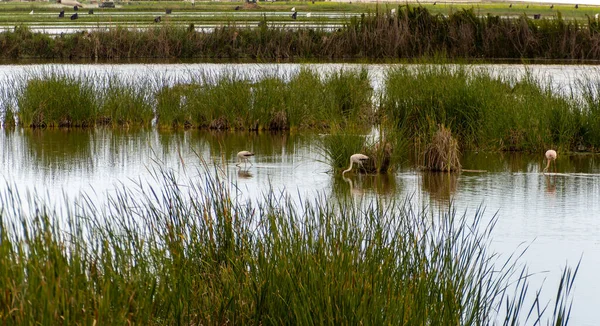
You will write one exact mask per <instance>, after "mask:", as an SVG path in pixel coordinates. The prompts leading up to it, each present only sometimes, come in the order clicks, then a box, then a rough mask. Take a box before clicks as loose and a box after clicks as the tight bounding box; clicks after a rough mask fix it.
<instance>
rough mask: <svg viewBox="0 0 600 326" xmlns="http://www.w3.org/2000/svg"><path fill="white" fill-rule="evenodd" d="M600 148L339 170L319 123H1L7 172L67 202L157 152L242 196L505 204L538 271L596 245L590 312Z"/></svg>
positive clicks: (131, 177) (598, 239) (503, 229)
mask: <svg viewBox="0 0 600 326" xmlns="http://www.w3.org/2000/svg"><path fill="white" fill-rule="evenodd" d="M240 150H250V151H253V152H255V153H256V156H255V157H254V161H253V163H254V165H253V166H248V167H246V168H238V167H236V166H235V164H236V154H237V152H239V151H240ZM598 157H599V156H595V155H589V154H588V155H571V154H566V153H565V154H561V153H559V158H558V162H557V163H558V164H557V165H558V170H559V173H556V174H546V175H544V174H541V173H540V172H541V169H542V168H543V162H542V161H543V153H541V154H540V153H538V154H523V153H464V155H463V157H462V160H461V161H462V162H463V166H464V167H465V168H466V169H473V170H486V171H488V172H487V173H461V174H448V173H429V172H422V171H415V170H413V169H411V168H403V169H401V170H400V171H398V173H396V174H390V175H360V174H353V175H349V176H347V177H346V178H343V177H342V176H341V174H340V173H336V174H331V172H330V170H331V169H330V167H329V165H328V164H326V163H323V162H322V160H323V156H322V154H321V153H320V148H319V145H318V135H314V134H310V133H305V134H297V133H294V132H288V133H275V134H271V133H268V132H265V133H262V132H205V131H198V130H181V131H177V132H167V131H157V130H151V129H139V130H135V129H103V128H98V129H95V130H58V129H53V130H50V129H48V130H43V131H39V130H30V129H19V128H17V129H13V130H4V132H0V175H1V176H2V177H3V178H4V179H6V180H7V181H8V183H9V184H14V185H16V187H17V188H18V190H20V191H22V190H25V189H27V190H29V189H32V188H35V189H37V190H38V191H40V192H42V193H46V192H47V193H49V195H48V196H49V197H50V198H51V199H53V198H54V199H56V200H57V203H55V204H57V205H58V204H60V200H61V199H62V192H66V193H67V194H68V195H73V196H75V195H77V194H79V193H80V192H81V191H86V192H87V193H90V192H91V190H90V189H93V192H94V193H97V194H98V195H97V198H98V200H102V199H103V198H104V194H105V193H106V192H110V191H113V190H114V189H115V188H116V186H117V185H118V184H123V185H124V186H127V185H128V183H130V182H136V181H139V180H147V181H148V182H151V181H150V180H152V174H151V172H149V170H151V169H152V168H155V166H156V165H157V164H160V167H161V168H164V169H167V170H172V171H174V172H175V173H176V174H177V175H178V176H180V177H186V178H195V177H196V176H197V174H196V171H198V172H199V173H213V172H214V171H218V172H219V173H221V172H222V175H223V176H225V178H227V180H228V181H229V182H231V183H233V184H236V185H237V186H238V188H237V189H239V196H240V197H241V199H242V200H244V199H252V200H261V199H262V198H263V196H262V194H263V193H264V192H265V191H268V190H269V189H273V190H274V191H275V192H279V191H280V190H286V191H287V193H288V194H291V195H294V197H302V198H306V199H311V198H314V197H315V196H325V197H327V196H330V197H337V198H344V197H348V196H349V197H352V198H353V199H357V200H355V203H356V204H357V205H359V202H361V200H362V199H364V200H362V202H364V203H368V202H369V200H370V199H373V198H377V199H381V198H382V199H383V200H386V201H388V200H389V201H392V200H403V199H405V198H407V197H412V198H414V199H415V200H414V203H416V204H417V205H421V204H424V205H428V206H431V207H432V209H436V208H437V207H448V205H449V203H450V202H451V203H452V207H455V208H456V209H457V210H458V211H459V212H460V211H464V210H469V212H473V211H474V210H475V209H477V208H478V207H479V206H480V205H482V204H483V206H485V207H486V208H487V211H488V212H491V213H489V214H488V215H489V216H491V215H493V214H494V213H495V212H498V214H499V216H500V218H499V219H498V222H497V225H496V229H495V230H494V235H495V237H494V239H495V240H494V245H495V246H496V247H495V249H496V250H498V251H499V252H508V253H512V252H514V249H515V248H516V247H517V246H518V245H520V244H522V243H524V242H525V243H532V245H531V246H530V249H529V251H528V254H527V256H526V259H527V262H528V264H529V266H530V268H531V270H532V271H541V270H554V268H555V267H556V266H555V265H556V264H557V261H559V262H564V261H569V262H574V261H577V260H578V259H579V257H580V255H581V253H582V252H583V251H585V256H584V260H583V263H582V268H581V269H580V272H579V276H578V279H577V281H576V282H577V284H584V285H585V286H584V287H583V289H582V290H580V292H578V293H576V297H577V298H578V300H579V301H578V302H579V303H578V304H577V305H576V308H577V309H578V311H580V312H581V311H594V310H593V307H592V306H593V304H591V303H590V304H587V303H586V302H593V299H595V297H596V295H597V292H598V291H600V282H598V281H597V277H596V275H595V271H597V270H598V269H600V236H599V235H600V219H598V216H600V160H598ZM204 166H208V167H209V169H208V170H206V169H204ZM296 194H298V196H295V195H296ZM236 195H237V193H236ZM53 196H56V197H53ZM327 199H328V198H327ZM327 199H326V200H327ZM98 205H100V203H98ZM416 208H418V209H422V207H416ZM469 215H470V214H467V216H469ZM590 316H591V315H590ZM590 319H593V318H590ZM578 321H581V319H580V320H578ZM574 323H575V324H578V325H581V324H585V322H574Z"/></svg>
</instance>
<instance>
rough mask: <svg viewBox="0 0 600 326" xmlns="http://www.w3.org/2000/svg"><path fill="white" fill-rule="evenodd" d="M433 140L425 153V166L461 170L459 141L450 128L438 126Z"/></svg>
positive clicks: (438, 169)
mask: <svg viewBox="0 0 600 326" xmlns="http://www.w3.org/2000/svg"><path fill="white" fill-rule="evenodd" d="M438 128H439V129H438V130H437V131H436V132H435V134H434V135H433V137H432V138H431V141H430V142H429V143H428V144H427V146H426V148H425V152H424V153H423V160H424V163H425V164H424V167H425V168H426V169H427V170H430V171H441V172H454V171H460V169H461V168H462V165H461V164H460V151H459V148H458V141H457V140H456V139H455V138H454V137H453V136H452V132H451V131H450V129H448V128H446V127H444V126H443V125H439V126H438Z"/></svg>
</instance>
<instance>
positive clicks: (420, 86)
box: [381, 65, 581, 151]
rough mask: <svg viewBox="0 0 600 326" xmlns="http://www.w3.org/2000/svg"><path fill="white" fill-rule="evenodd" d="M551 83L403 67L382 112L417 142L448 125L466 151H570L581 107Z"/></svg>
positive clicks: (391, 79)
mask: <svg viewBox="0 0 600 326" xmlns="http://www.w3.org/2000/svg"><path fill="white" fill-rule="evenodd" d="M543 84H546V85H550V84H551V81H549V80H546V81H538V80H536V79H535V78H534V77H533V76H531V74H526V75H525V76H524V77H521V78H520V79H519V78H516V77H514V78H507V77H503V76H497V77H496V76H494V75H493V74H492V72H490V71H477V70H475V68H468V67H465V66H448V65H426V66H418V67H411V68H409V67H401V68H397V69H395V70H392V71H390V72H389V73H388V75H387V77H386V86H385V91H384V97H383V99H382V104H381V107H382V110H383V112H385V114H386V115H388V116H389V117H390V119H391V120H392V121H393V123H394V124H395V125H396V128H398V129H399V130H403V131H405V132H406V134H407V135H411V138H412V139H413V141H414V142H415V143H417V144H418V143H422V142H423V140H426V139H429V138H431V135H432V134H433V133H434V132H435V131H436V130H437V125H438V124H443V125H445V126H447V127H448V128H449V129H450V130H451V131H452V133H453V134H455V135H456V137H457V138H458V141H459V144H460V146H461V147H462V148H464V149H477V148H479V149H496V150H498V149H499V150H520V151H523V150H525V151H541V150H543V149H547V148H549V147H559V148H564V149H567V150H569V149H573V148H574V145H575V143H576V142H577V140H578V138H579V137H580V130H579V128H580V127H579V124H580V121H581V119H580V118H579V116H580V114H581V113H580V112H581V109H580V108H579V107H578V106H577V105H576V101H574V100H573V98H571V97H567V96H564V95H561V94H559V93H558V92H557V91H556V90H554V89H552V88H551V86H543Z"/></svg>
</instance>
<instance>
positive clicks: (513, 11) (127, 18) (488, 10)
mask: <svg viewBox="0 0 600 326" xmlns="http://www.w3.org/2000/svg"><path fill="white" fill-rule="evenodd" d="M82 3H83V5H84V7H83V8H81V9H80V10H79V19H78V20H75V21H71V20H70V19H69V17H70V15H72V14H73V13H74V10H73V8H71V7H70V6H64V5H63V6H61V5H60V4H57V3H55V2H2V3H0V9H1V10H0V25H4V26H11V25H17V24H28V25H29V24H31V25H49V24H66V23H68V24H70V25H72V24H75V25H85V24H90V23H96V24H120V23H123V24H126V23H142V22H146V23H152V20H150V17H153V16H157V15H163V18H166V17H168V19H167V20H168V21H171V22H173V23H180V24H187V23H206V24H217V25H218V24H222V23H225V22H232V21H235V22H255V23H256V22H258V21H261V20H263V19H266V20H267V21H272V22H291V21H292V19H291V17H290V16H291V8H293V7H295V8H296V10H297V11H298V12H299V14H298V19H297V22H303V23H307V22H314V23H343V22H346V21H348V20H349V19H350V17H352V16H353V15H356V14H360V13H373V12H376V11H389V10H392V9H394V8H397V7H399V6H405V5H406V4H405V3H403V2H397V3H394V2H389V3H385V4H381V3H380V4H376V3H342V2H330V1H327V2H324V1H315V2H314V3H312V2H309V1H302V2H283V1H282V2H259V3H257V4H245V3H244V2H213V1H211V2H200V1H196V3H195V6H192V4H191V2H188V1H130V2H115V4H116V8H98V4H91V3H89V2H88V1H83V2H82ZM416 5H417V4H415V6H416ZM420 5H421V6H423V7H425V8H427V9H428V10H429V12H431V13H433V14H444V15H448V14H451V13H453V12H457V11H461V10H464V9H471V8H472V9H473V10H474V12H475V13H476V14H477V15H481V16H486V15H492V16H500V17H518V16H522V15H527V16H529V17H531V18H532V17H533V16H534V15H535V14H540V15H541V18H555V17H557V16H558V15H561V16H562V18H564V19H576V20H579V21H582V22H587V20H588V17H592V18H593V17H594V15H595V14H596V13H600V6H584V5H582V6H579V8H575V6H574V5H554V6H553V7H552V8H550V5H540V4H528V3H512V5H511V4H509V3H507V2H506V3H497V2H494V3H476V4H473V3H471V4H449V3H438V4H436V5H434V4H433V3H425V4H420ZM236 8H238V10H236ZM166 9H172V10H173V14H171V15H165V10H166ZM61 10H65V17H64V19H59V18H58V13H59V12H60V11H61ZM89 10H93V11H94V15H90V14H88V12H89ZM32 11H33V14H31V12H32ZM210 12H214V15H213V16H210V17H207V16H206V15H202V14H203V13H204V14H205V13H210ZM261 12H263V13H265V14H266V17H263V16H262V15H260V13H261ZM252 13H254V14H252ZM277 13H279V14H277ZM286 13H287V14H289V15H286ZM307 13H311V16H310V17H307V16H306V14H307ZM328 13H329V14H331V15H328V16H326V14H328Z"/></svg>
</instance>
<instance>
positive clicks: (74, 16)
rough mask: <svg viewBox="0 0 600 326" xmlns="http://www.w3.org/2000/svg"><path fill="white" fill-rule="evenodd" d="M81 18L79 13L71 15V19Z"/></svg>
mask: <svg viewBox="0 0 600 326" xmlns="http://www.w3.org/2000/svg"><path fill="white" fill-rule="evenodd" d="M77 18H79V16H78V15H77V13H74V14H73V15H71V20H75V19H77Z"/></svg>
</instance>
